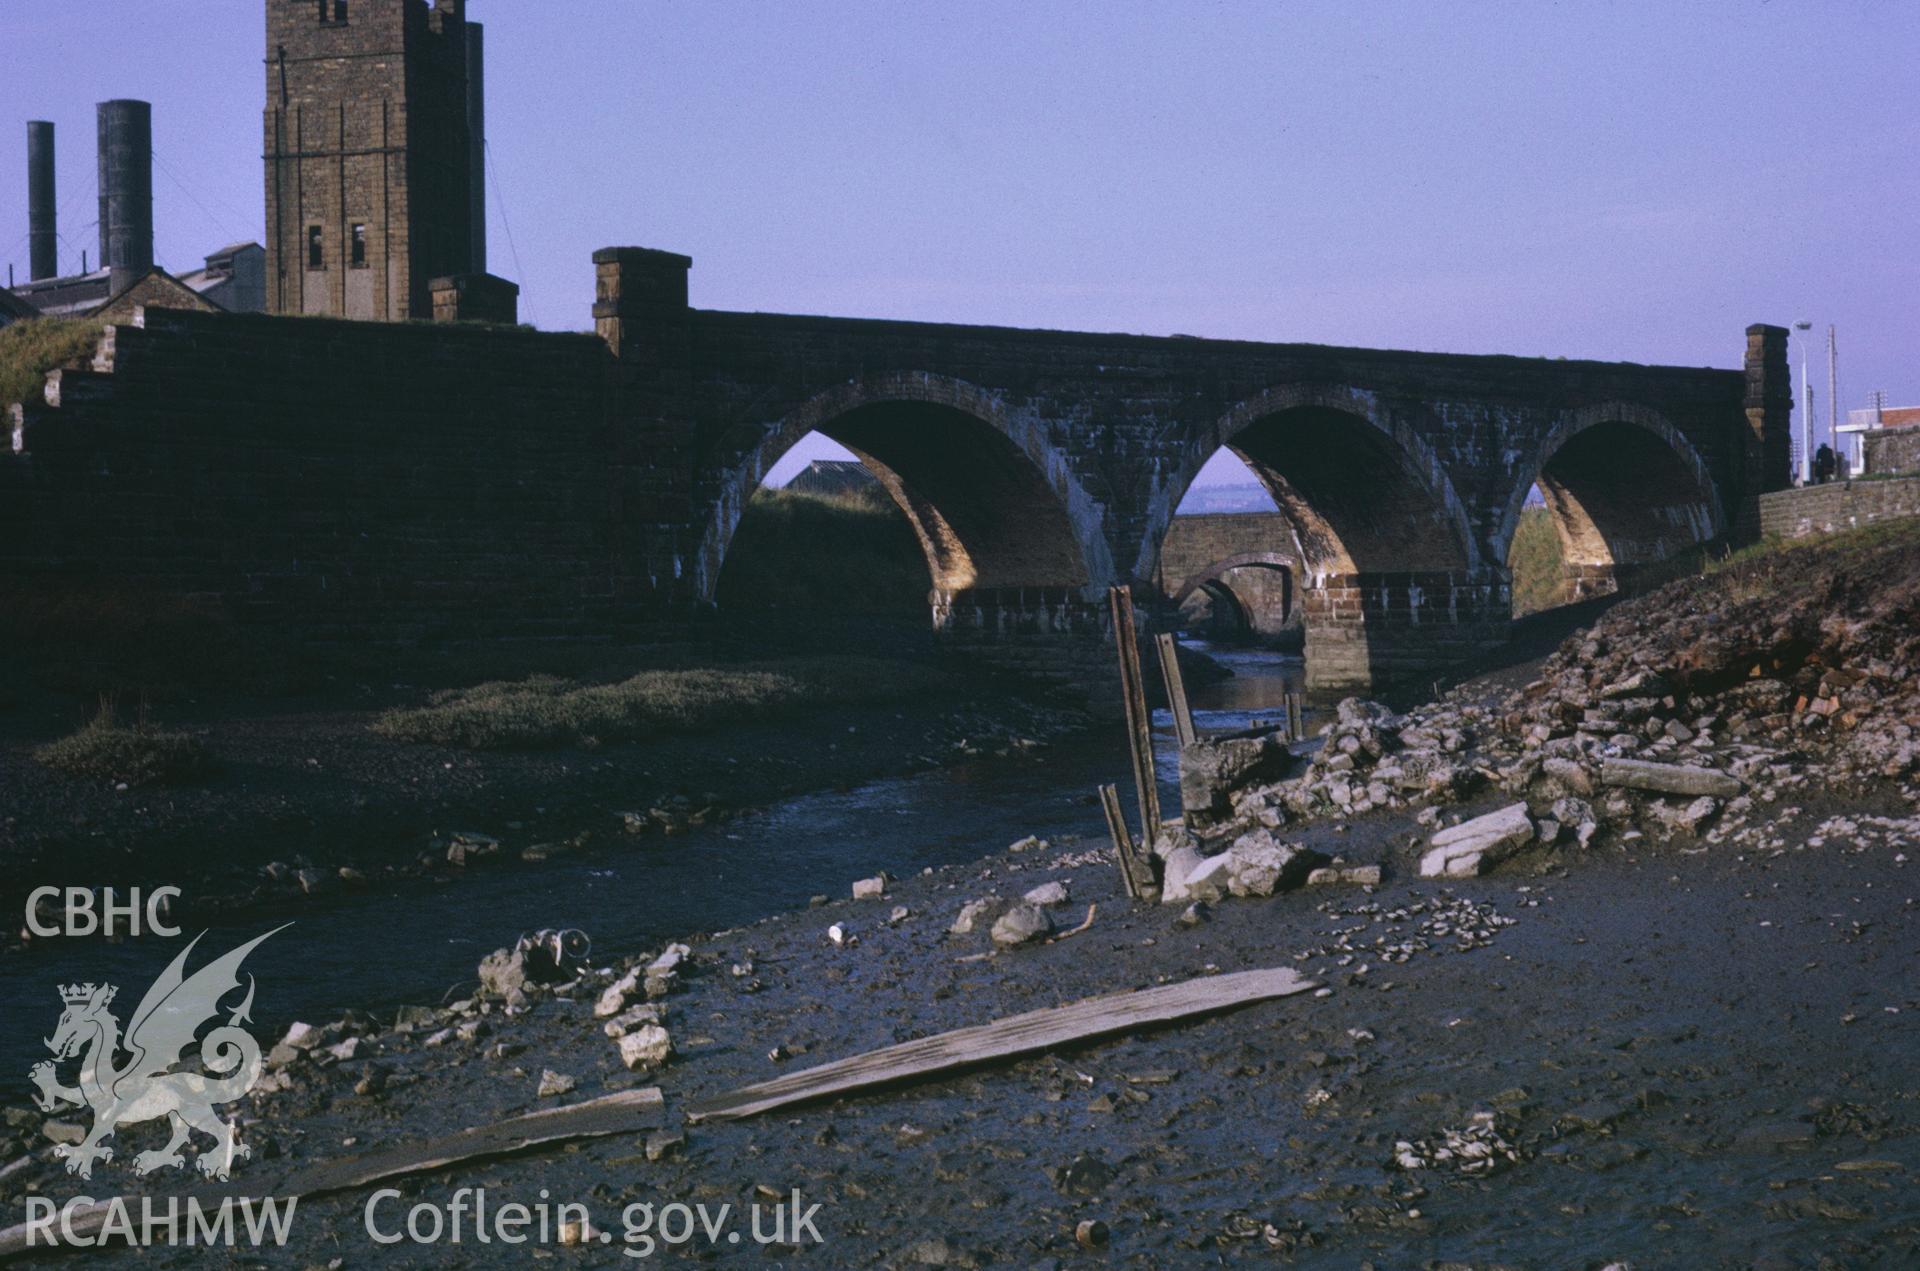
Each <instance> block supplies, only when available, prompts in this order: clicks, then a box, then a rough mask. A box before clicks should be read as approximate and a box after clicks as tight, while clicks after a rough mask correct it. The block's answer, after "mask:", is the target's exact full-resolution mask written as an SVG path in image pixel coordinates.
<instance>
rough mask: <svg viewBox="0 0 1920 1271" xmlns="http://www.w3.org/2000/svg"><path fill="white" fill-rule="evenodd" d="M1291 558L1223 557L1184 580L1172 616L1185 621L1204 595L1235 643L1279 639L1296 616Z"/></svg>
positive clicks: (1174, 592) (1262, 555) (1173, 599)
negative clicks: (1197, 597) (1192, 602)
mask: <svg viewBox="0 0 1920 1271" xmlns="http://www.w3.org/2000/svg"><path fill="white" fill-rule="evenodd" d="M1295 564H1296V562H1295V561H1294V560H1293V558H1292V557H1290V556H1288V555H1286V554H1284V553H1281V552H1241V553H1238V554H1235V555H1232V556H1226V557H1222V558H1221V559H1219V560H1216V561H1213V562H1211V563H1210V564H1208V565H1207V566H1205V567H1204V568H1202V569H1199V570H1196V571H1195V572H1193V573H1192V574H1190V575H1188V576H1187V577H1186V578H1185V579H1183V580H1182V581H1181V582H1180V583H1179V584H1178V585H1177V586H1176V587H1174V588H1173V589H1172V591H1171V601H1170V603H1171V604H1172V606H1173V611H1174V612H1175V613H1177V614H1180V615H1181V616H1182V619H1183V620H1184V619H1185V617H1186V614H1185V611H1186V608H1187V604H1188V602H1189V601H1190V600H1192V599H1193V597H1194V596H1195V595H1196V594H1202V595H1205V596H1206V597H1207V599H1208V602H1209V607H1210V609H1211V610H1212V612H1213V614H1214V615H1216V619H1215V622H1214V624H1213V625H1215V626H1216V627H1217V626H1219V625H1220V624H1219V622H1218V615H1221V614H1225V615H1226V616H1227V617H1228V619H1229V620H1230V621H1229V622H1228V623H1227V625H1228V626H1229V627H1231V628H1232V634H1233V635H1234V636H1235V637H1236V638H1247V637H1255V636H1257V637H1261V638H1269V639H1270V638H1274V637H1277V636H1279V635H1281V634H1282V633H1283V632H1284V631H1285V630H1286V629H1287V628H1288V626H1289V624H1291V623H1292V622H1293V621H1294V619H1295V618H1296V616H1297V612H1296V611H1297V599H1296V596H1295V591H1294V586H1295V584H1294V577H1293V575H1294V568H1295Z"/></svg>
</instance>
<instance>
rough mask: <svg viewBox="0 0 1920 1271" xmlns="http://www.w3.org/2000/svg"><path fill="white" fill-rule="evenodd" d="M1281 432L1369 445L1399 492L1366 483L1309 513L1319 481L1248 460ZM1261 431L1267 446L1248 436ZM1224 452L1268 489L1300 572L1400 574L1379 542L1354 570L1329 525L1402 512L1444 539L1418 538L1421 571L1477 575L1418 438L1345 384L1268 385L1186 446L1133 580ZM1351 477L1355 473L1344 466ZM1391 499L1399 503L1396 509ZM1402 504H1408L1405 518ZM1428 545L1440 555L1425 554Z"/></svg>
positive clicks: (1471, 544)
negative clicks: (1427, 521) (1432, 568)
mask: <svg viewBox="0 0 1920 1271" xmlns="http://www.w3.org/2000/svg"><path fill="white" fill-rule="evenodd" d="M1289 424H1292V425H1295V426H1298V425H1306V426H1309V427H1312V428H1313V429H1314V430H1315V431H1316V432H1318V433H1319V434H1320V438H1321V439H1322V440H1326V439H1328V438H1329V437H1331V436H1332V435H1334V433H1335V432H1336V430H1339V431H1344V430H1349V429H1350V430H1351V431H1350V432H1347V433H1346V436H1347V438H1348V439H1350V440H1356V441H1358V442H1359V444H1361V445H1365V446H1368V447H1369V449H1370V457H1372V458H1376V459H1385V460H1387V461H1389V462H1390V463H1391V465H1392V475H1393V476H1395V477H1397V478H1398V479H1397V480H1396V481H1395V482H1394V483H1393V484H1394V485H1395V486H1396V487H1399V488H1398V490H1397V491H1389V490H1385V489H1382V488H1381V487H1380V486H1379V485H1378V484H1374V485H1371V486H1370V487H1369V488H1367V489H1355V490H1353V491H1352V495H1353V497H1351V498H1345V499H1340V500H1338V501H1339V502H1340V503H1342V504H1343V505H1344V506H1342V507H1341V508H1339V509H1337V510H1333V509H1328V508H1326V507H1324V506H1322V507H1316V506H1314V505H1315V502H1316V498H1315V496H1316V495H1319V496H1320V497H1319V499H1318V500H1317V501H1319V502H1321V503H1323V504H1324V503H1326V502H1327V501H1328V500H1327V498H1326V495H1327V494H1328V493H1329V491H1328V490H1327V489H1325V488H1322V489H1320V490H1315V489H1313V488H1312V487H1313V486H1315V485H1316V484H1317V485H1320V486H1322V487H1325V486H1326V485H1327V481H1326V476H1327V475H1328V474H1327V473H1325V472H1316V473H1312V474H1302V475H1304V476H1305V478H1306V479H1304V480H1303V479H1298V478H1293V477H1289V476H1288V474H1287V472H1286V466H1287V465H1286V464H1285V463H1284V461H1279V462H1276V461H1275V458H1276V457H1275V456H1272V455H1267V456H1262V455H1261V454H1259V453H1249V446H1250V445H1255V444H1257V443H1259V442H1262V441H1266V442H1269V443H1280V442H1284V441H1286V440H1287V437H1286V435H1285V434H1286V433H1287V432H1288V431H1289ZM1269 429H1271V432H1272V435H1271V436H1270V437H1266V438H1261V437H1256V436H1254V435H1253V433H1255V432H1258V431H1266V430H1269ZM1222 446H1225V447H1227V448H1228V449H1230V450H1233V451H1234V452H1235V453H1236V454H1238V455H1240V457H1241V458H1242V459H1243V460H1245V461H1246V463H1247V466H1248V467H1249V468H1251V469H1253V471H1254V473H1255V474H1256V475H1257V476H1259V477H1260V479H1261V481H1262V483H1263V484H1265V485H1266V486H1267V488H1268V492H1269V493H1270V494H1272V495H1273V498H1274V502H1275V504H1276V505H1277V506H1278V507H1279V509H1280V512H1281V513H1282V515H1284V516H1286V517H1287V519H1288V521H1289V523H1290V524H1291V525H1292V527H1293V530H1294V535H1295V538H1296V540H1297V545H1298V547H1299V549H1300V552H1301V556H1300V558H1299V559H1300V564H1301V566H1302V568H1303V569H1304V570H1305V571H1307V572H1308V573H1310V574H1311V573H1315V572H1321V573H1327V572H1331V573H1351V572H1355V569H1356V567H1358V568H1359V569H1367V568H1380V567H1383V565H1384V563H1385V561H1386V560H1388V559H1391V560H1397V561H1399V562H1400V563H1401V564H1403V565H1404V564H1405V563H1406V562H1407V560H1408V558H1407V557H1406V555H1405V554H1404V552H1402V551H1399V550H1390V551H1382V550H1379V549H1380V548H1381V547H1382V546H1384V545H1383V544H1379V543H1369V544H1368V546H1367V547H1366V548H1363V549H1362V552H1363V555H1371V556H1372V557H1374V558H1375V559H1371V560H1361V561H1356V560H1355V559H1354V558H1353V553H1352V545H1350V544H1347V543H1346V542H1344V538H1343V535H1342V534H1341V532H1340V527H1339V526H1337V525H1335V524H1334V523H1333V521H1334V520H1338V519H1340V518H1341V517H1342V515H1343V514H1346V515H1347V519H1350V520H1354V519H1372V518H1376V517H1379V516H1381V515H1382V514H1387V515H1392V514H1395V513H1401V512H1406V511H1408V510H1412V511H1414V512H1415V513H1416V514H1421V513H1426V514H1431V516H1432V517H1433V520H1434V524H1435V525H1436V526H1437V527H1438V528H1439V529H1440V530H1441V531H1442V536H1441V537H1440V538H1438V539H1436V538H1435V537H1434V536H1433V535H1432V534H1431V533H1429V534H1427V535H1424V536H1422V539H1421V541H1420V543H1419V544H1418V545H1417V546H1418V547H1419V548H1420V549H1421V550H1422V552H1424V553H1425V557H1426V558H1430V559H1428V561H1427V563H1430V564H1440V563H1443V562H1444V564H1445V566H1446V567H1449V568H1455V569H1461V570H1473V569H1477V568H1479V567H1480V564H1481V559H1480V551H1479V546H1478V544H1477V543H1476V542H1475V538H1474V535H1473V533H1472V530H1471V528H1470V526H1471V521H1470V518H1469V517H1468V515H1467V510H1466V506H1465V504H1463V503H1462V502H1461V499H1460V496H1459V494H1458V493H1457V492H1456V491H1455V490H1454V487H1453V481H1452V479H1451V478H1450V477H1449V476H1448V475H1447V471H1446V468H1445V467H1444V466H1443V465H1442V464H1441V462H1440V459H1439V456H1438V455H1436V454H1435V453H1434V452H1433V448H1432V447H1431V446H1429V445H1428V444H1427V443H1426V441H1425V440H1424V439H1422V438H1421V436H1420V435H1419V433H1418V432H1416V431H1415V430H1414V429H1413V428H1412V427H1411V426H1410V425H1409V424H1408V423H1407V421H1405V420H1404V419H1402V418H1400V417H1398V416H1396V415H1393V414H1391V413H1389V412H1387V411H1384V410H1383V409H1381V407H1380V403H1379V399H1378V397H1377V395H1376V394H1375V393H1373V392H1372V391H1371V390H1368V389H1365V388H1361V387H1357V386H1354V385H1348V384H1325V383H1299V384H1283V385H1276V386H1274V387H1272V388H1268V389H1266V390H1265V391H1263V392H1261V393H1258V394H1256V395H1255V396H1253V397H1249V398H1246V399H1245V400H1243V401H1240V402H1237V403H1235V404H1234V406H1233V407H1232V408H1231V409H1229V410H1228V411H1227V412H1226V413H1225V414H1223V415H1221V416H1220V418H1219V419H1217V420H1215V421H1214V423H1213V425H1212V426H1211V427H1210V428H1209V429H1207V430H1205V431H1204V432H1203V433H1200V434H1198V435H1196V436H1195V437H1194V438H1193V439H1192V441H1191V442H1189V444H1188V445H1187V447H1186V450H1185V453H1184V454H1183V455H1182V458H1181V462H1180V465H1179V467H1178V468H1177V469H1176V470H1175V472H1174V474H1173V476H1172V477H1171V479H1169V480H1168V481H1166V482H1165V483H1164V484H1163V485H1162V486H1161V487H1160V488H1159V489H1158V490H1157V491H1156V493H1155V494H1154V495H1153V497H1152V498H1151V500H1150V502H1149V506H1148V509H1147V525H1146V532H1145V535H1144V537H1143V539H1142V541H1141V544H1140V548H1139V553H1138V557H1137V560H1136V564H1135V573H1136V575H1138V576H1140V577H1147V576H1149V575H1151V573H1152V572H1153V566H1154V562H1155V560H1156V559H1157V558H1158V556H1159V550H1160V548H1159V545H1160V541H1161V539H1162V538H1163V537H1165V535H1166V531H1167V527H1168V525H1169V524H1171V522H1172V518H1173V513H1174V509H1175V508H1177V507H1179V505H1180V500H1181V499H1183V498H1184V497H1186V493H1187V489H1188V487H1190V486H1191V485H1192V484H1193V479H1194V478H1195V477H1196V476H1198V475H1199V473H1200V469H1201V468H1202V467H1203V466H1205V464H1206V462H1207V460H1208V459H1210V458H1211V457H1212V456H1213V454H1214V452H1215V451H1217V450H1219V449H1220V447H1222ZM1262 448H1264V447H1262ZM1323 466H1324V465H1323ZM1350 470H1358V469H1357V466H1356V465H1351V464H1350ZM1316 478H1317V480H1316ZM1303 486H1304V487H1306V488H1302V487H1303ZM1395 493H1398V494H1399V495H1400V496H1401V497H1400V498H1398V499H1397V500H1396V499H1395V497H1394V494H1395ZM1408 496H1411V497H1408ZM1396 504H1397V505H1398V506H1396ZM1409 504H1411V505H1413V507H1412V508H1411V509H1409V507H1408V505H1409ZM1330 516H1331V518H1332V519H1330ZM1352 528H1353V527H1351V526H1350V527H1349V531H1348V533H1347V535H1345V536H1344V537H1354V535H1353V533H1352ZM1436 545H1437V546H1438V547H1439V550H1433V549H1434V548H1435V547H1436Z"/></svg>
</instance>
